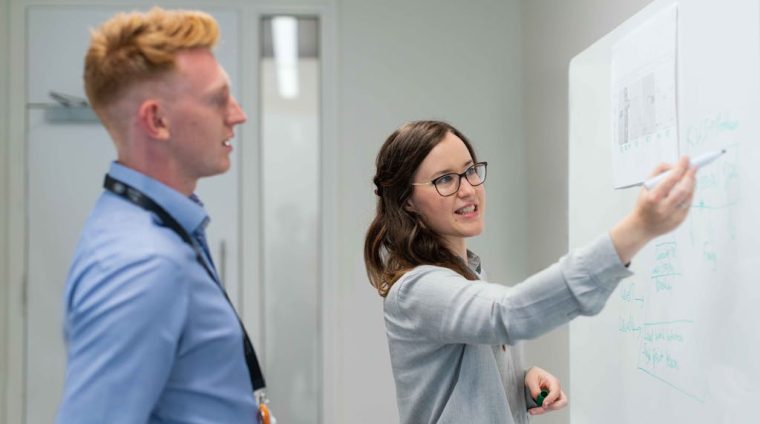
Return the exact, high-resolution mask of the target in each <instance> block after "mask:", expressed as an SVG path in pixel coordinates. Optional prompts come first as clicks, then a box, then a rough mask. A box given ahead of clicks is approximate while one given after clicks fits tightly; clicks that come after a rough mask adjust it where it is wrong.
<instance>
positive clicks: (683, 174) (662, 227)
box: [610, 157, 697, 264]
mask: <svg viewBox="0 0 760 424" xmlns="http://www.w3.org/2000/svg"><path fill="white" fill-rule="evenodd" d="M670 168H671V166H669V165H665V164H661V165H660V166H658V167H657V168H656V169H655V171H654V172H653V173H652V175H657V174H660V173H662V172H665V171H667V170H668V169H670ZM672 168H673V172H671V174H670V175H669V176H668V177H667V178H666V179H664V180H663V181H662V182H661V183H660V184H658V185H657V186H655V187H654V188H653V189H651V190H647V189H646V188H642V189H641V192H640V193H639V197H638V200H637V201H636V206H635V207H634V209H633V211H631V213H630V214H628V215H627V216H626V217H625V218H623V219H622V220H620V222H618V223H617V224H616V225H615V226H614V227H612V229H611V230H610V238H612V243H613V244H614V245H615V250H617V252H618V255H619V256H620V260H621V261H622V262H623V263H626V264H627V263H629V262H631V259H633V256H634V255H635V254H636V253H637V252H638V251H639V250H641V248H642V247H644V246H645V245H646V244H647V243H648V242H649V241H651V240H652V239H654V238H656V237H658V236H661V235H663V234H665V233H668V232H670V231H673V230H674V229H675V228H676V227H678V226H679V225H680V224H681V223H682V222H683V221H684V220H685V219H686V216H687V215H688V214H689V208H690V206H691V199H692V197H693V195H694V187H695V185H696V179H695V173H696V172H697V170H696V168H689V160H688V158H686V157H683V158H681V160H679V161H678V163H677V164H676V165H675V167H672Z"/></svg>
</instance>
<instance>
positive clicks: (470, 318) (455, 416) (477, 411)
mask: <svg viewBox="0 0 760 424" xmlns="http://www.w3.org/2000/svg"><path fill="white" fill-rule="evenodd" d="M376 166H377V173H376V175H375V178H374V183H375V187H376V190H375V193H376V194H377V196H378V204H377V215H376V216H375V219H374V221H373V222H372V224H371V225H370V227H369V230H368V231H367V236H366V240H365V245H364V260H365V264H366V267H367V273H368V275H369V279H370V282H371V283H372V285H373V286H374V287H375V288H376V289H377V290H378V292H379V294H380V296H382V297H384V298H385V300H384V303H383V305H384V313H385V324H386V333H387V336H388V343H389V347H390V354H391V363H392V366H393V376H394V379H395V382H396V396H397V400H398V408H399V413H400V420H401V423H404V424H407V423H409V424H412V423H413V424H419V423H525V422H527V421H528V414H541V413H543V412H545V411H549V410H556V409H560V408H562V407H564V406H565V405H566V404H567V398H566V397H565V394H564V392H563V391H562V388H561V386H560V383H559V381H558V380H557V379H556V378H555V377H554V376H552V375H551V374H549V373H548V372H546V371H544V370H542V369H540V368H536V367H533V368H530V369H528V370H527V371H526V370H525V369H524V368H523V365H522V361H521V357H520V349H519V347H518V346H517V342H518V341H520V340H524V339H530V338H534V337H536V336H539V335H541V334H544V333H546V332H548V331H549V330H551V329H553V328H555V327H557V326H559V325H561V324H564V323H566V322H568V321H570V320H571V319H572V318H574V317H576V316H578V315H593V314H596V313H598V312H599V311H600V310H601V308H602V307H603V306H604V303H605V301H606V299H607V298H608V297H609V295H610V293H611V292H612V291H613V290H614V289H615V287H616V286H617V283H618V282H619V281H620V280H621V279H623V278H625V277H627V276H629V275H630V274H631V273H630V272H629V271H628V269H627V267H626V265H625V264H628V263H629V262H630V260H631V258H632V257H633V255H634V254H635V253H636V252H638V251H639V249H641V248H642V247H643V246H644V245H645V244H646V243H647V242H648V241H649V240H651V239H653V238H655V237H657V236H658V235H661V234H664V233H667V232H669V231H671V230H673V229H674V228H676V227H677V226H678V225H679V224H680V223H681V222H683V220H684V219H685V218H686V215H687V214H688V210H689V209H688V207H687V206H688V205H689V203H690V201H691V198H692V195H693V192H694V184H695V179H694V173H695V170H694V169H689V168H688V160H687V159H686V158H682V159H681V160H680V161H679V163H678V165H677V166H676V167H675V169H674V171H673V172H671V173H670V176H669V177H668V178H667V179H666V180H665V181H663V182H662V183H661V184H659V185H658V186H656V187H655V188H654V189H652V190H651V191H649V190H646V189H642V190H641V194H640V195H639V198H638V200H637V202H636V206H635V207H634V209H633V211H631V213H630V214H629V215H628V216H626V217H625V218H623V219H622V220H621V221H620V222H619V223H618V224H617V225H615V226H614V227H613V228H612V229H611V230H610V231H609V233H608V234H604V235H601V236H600V237H599V238H598V239H596V240H595V241H593V242H592V243H591V244H589V245H588V246H585V247H584V248H582V249H578V250H576V251H574V252H571V253H569V254H567V255H566V256H565V257H563V258H562V259H560V261H558V262H557V263H555V264H553V265H551V266H550V267H548V268H546V269H545V270H543V271H541V272H539V273H537V274H535V275H533V276H532V277H530V278H528V279H527V280H526V281H525V282H523V283H521V284H519V285H517V286H516V287H514V288H510V287H505V286H502V285H499V284H489V283H486V282H484V281H481V280H484V274H483V271H482V269H481V266H480V260H479V258H478V257H477V256H476V255H475V254H474V253H472V252H470V251H468V250H467V245H466V239H467V238H468V237H472V236H476V235H478V234H480V233H481V232H482V231H483V216H484V214H485V206H486V201H485V200H486V199H485V188H484V186H483V183H484V182H485V178H486V169H487V164H486V163H485V162H478V160H477V158H476V155H475V151H474V150H473V148H472V146H471V145H470V142H469V141H468V140H467V138H466V137H465V136H464V135H462V133H460V132H459V131H458V130H457V129H455V128H453V127H452V126H450V125H448V124H446V123H444V122H437V121H419V122H411V123H408V124H406V125H404V126H402V127H401V128H399V129H398V130H396V131H395V132H394V133H393V134H391V135H390V137H388V139H387V140H386V141H385V144H383V146H382V148H381V149H380V152H379V154H378V156H377V163H376ZM668 168H669V166H667V165H661V166H659V167H658V168H657V169H656V170H655V172H656V173H660V172H664V171H665V170H666V169H668ZM542 389H545V390H548V391H549V394H548V396H547V397H546V398H545V400H544V401H543V405H542V406H541V407H538V406H537V405H536V404H535V403H534V399H535V398H536V397H537V395H538V394H539V392H540V391H541V390H542Z"/></svg>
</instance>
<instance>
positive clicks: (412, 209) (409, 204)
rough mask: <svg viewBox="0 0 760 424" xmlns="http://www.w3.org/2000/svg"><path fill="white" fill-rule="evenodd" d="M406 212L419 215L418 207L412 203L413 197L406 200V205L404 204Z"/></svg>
mask: <svg viewBox="0 0 760 424" xmlns="http://www.w3.org/2000/svg"><path fill="white" fill-rule="evenodd" d="M404 210H405V211H407V212H414V213H417V207H416V206H414V202H412V198H411V197H410V198H408V199H406V203H404Z"/></svg>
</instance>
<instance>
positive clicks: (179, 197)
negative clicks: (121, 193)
mask: <svg viewBox="0 0 760 424" xmlns="http://www.w3.org/2000/svg"><path fill="white" fill-rule="evenodd" d="M108 174H109V175H111V176H112V177H113V178H116V179H117V180H120V181H122V182H124V183H126V184H128V185H130V186H132V187H134V188H136V189H137V190H140V191H141V192H142V193H143V194H145V195H146V196H148V197H150V198H151V199H152V200H153V201H154V202H156V203H157V204H158V205H159V206H161V207H162V208H164V209H165V210H166V212H168V213H169V215H171V216H172V217H173V218H174V219H176V220H177V222H178V223H179V225H181V226H182V228H184V229H185V231H187V232H188V233H194V232H196V231H198V230H203V229H205V227H206V225H208V222H209V217H208V214H207V213H206V210H205V209H204V208H203V203H201V201H200V199H198V197H197V196H196V195H195V194H192V195H191V197H187V196H185V195H183V194H182V193H180V192H178V191H177V190H174V189H173V188H171V187H169V186H167V185H165V184H163V183H161V182H159V181H158V180H156V179H154V178H151V177H148V176H147V175H145V174H141V173H140V172H137V171H135V170H134V169H131V168H127V167H126V166H124V165H121V164H119V163H117V162H113V163H111V169H109V171H108ZM193 197H194V198H195V200H194V199H193Z"/></svg>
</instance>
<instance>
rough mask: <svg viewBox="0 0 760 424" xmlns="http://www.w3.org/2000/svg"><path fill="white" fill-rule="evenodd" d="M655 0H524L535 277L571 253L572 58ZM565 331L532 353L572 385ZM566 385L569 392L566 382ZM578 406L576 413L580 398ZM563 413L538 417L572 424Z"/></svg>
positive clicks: (530, 248) (534, 344) (531, 257)
mask: <svg viewBox="0 0 760 424" xmlns="http://www.w3.org/2000/svg"><path fill="white" fill-rule="evenodd" d="M650 2H651V0H618V1H614V2H611V1H608V0H573V1H564V0H523V2H522V7H523V16H522V17H523V22H522V23H523V28H524V32H523V40H525V41H524V44H523V61H522V66H523V70H524V71H523V73H524V79H523V87H524V91H523V95H524V104H523V107H524V116H525V120H524V125H525V145H526V154H527V165H526V168H527V182H528V193H529V194H528V221H527V228H528V234H529V237H528V240H529V243H528V262H527V270H528V271H529V272H531V273H532V272H535V271H538V270H539V269H541V268H543V267H545V266H546V265H547V264H549V263H551V262H554V261H555V260H557V258H559V257H560V256H562V255H563V254H564V253H565V251H566V250H567V140H568V132H567V122H568V121H567V116H568V109H567V104H568V84H567V80H568V77H567V71H568V66H569V62H570V59H572V58H573V56H575V55H576V54H578V53H580V52H581V51H582V50H583V49H585V48H586V47H588V46H589V45H591V44H592V43H593V42H594V41H596V40H597V39H599V38H600V37H602V36H603V35H605V34H606V33H608V32H609V31H611V30H612V29H614V28H615V27H616V26H617V25H619V24H620V23H622V22H623V21H625V20H626V19H628V18H629V17H631V16H632V15H634V14H635V13H636V12H637V11H639V10H640V9H642V8H643V7H644V6H646V5H647V4H649V3H650ZM567 328H568V327H567V326H563V327H561V328H559V329H557V330H555V331H554V332H552V333H550V334H549V335H546V336H544V337H542V338H540V339H538V340H535V341H532V342H531V343H529V344H528V346H527V348H526V357H528V358H530V360H531V361H533V363H534V364H535V365H538V366H541V367H543V368H546V369H547V370H550V371H551V372H553V373H555V375H557V376H558V377H559V378H560V380H563V381H566V382H567V381H569V379H570V376H569V367H570V364H569V350H568V330H567ZM565 387H568V385H567V384H565ZM569 396H570V407H571V408H572V393H570V394H569ZM569 416H570V414H569V412H568V411H563V412H561V413H557V414H550V415H547V416H545V417H539V418H538V419H536V420H534V422H535V423H536V424H538V423H547V424H548V423H556V424H559V423H568V422H569V420H570V419H569Z"/></svg>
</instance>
